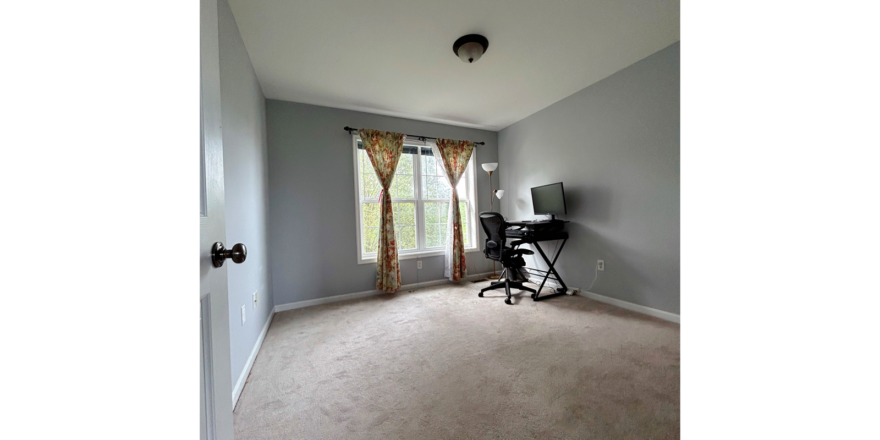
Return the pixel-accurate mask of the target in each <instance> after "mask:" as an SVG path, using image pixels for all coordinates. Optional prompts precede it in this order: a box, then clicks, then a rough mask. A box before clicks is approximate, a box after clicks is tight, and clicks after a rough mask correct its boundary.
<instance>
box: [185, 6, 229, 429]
mask: <svg viewBox="0 0 880 440" xmlns="http://www.w3.org/2000/svg"><path fill="white" fill-rule="evenodd" d="M200 2H201V24H200V28H201V36H200V39H201V51H200V52H201V57H200V58H201V132H202V136H201V145H200V149H201V153H202V154H201V164H200V168H201V195H202V196H201V199H200V203H199V204H200V206H199V225H200V240H199V276H200V280H201V283H200V289H199V290H200V292H199V304H200V306H199V313H200V321H199V322H200V326H201V332H200V333H199V334H200V336H201V337H200V347H199V359H200V367H201V370H202V371H201V372H200V377H201V380H202V383H201V386H200V387H199V388H200V390H201V392H200V399H201V401H200V405H199V406H200V408H201V411H200V413H201V414H200V418H201V426H202V430H201V438H202V439H206V440H214V439H217V440H232V439H233V430H232V379H231V370H230V360H229V316H228V315H229V309H228V301H229V299H228V297H227V293H226V280H227V279H226V267H227V266H228V264H224V265H223V266H222V267H219V268H217V267H214V265H213V263H212V261H211V247H212V246H213V245H214V243H215V242H223V243H226V220H225V217H224V215H225V213H224V207H223V203H224V189H223V136H222V132H221V126H220V122H221V119H220V117H221V114H220V47H219V34H218V16H217V0H200ZM193 313H195V307H193ZM193 348H195V347H193Z"/></svg>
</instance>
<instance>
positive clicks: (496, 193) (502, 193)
mask: <svg viewBox="0 0 880 440" xmlns="http://www.w3.org/2000/svg"><path fill="white" fill-rule="evenodd" d="M503 195H504V190H503V189H497V190H495V196H496V197H498V198H499V199H500V198H501V197H502V196H503Z"/></svg>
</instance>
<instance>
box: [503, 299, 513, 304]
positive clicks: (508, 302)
mask: <svg viewBox="0 0 880 440" xmlns="http://www.w3.org/2000/svg"><path fill="white" fill-rule="evenodd" d="M504 304H513V303H512V302H510V298H507V299H505V300H504Z"/></svg>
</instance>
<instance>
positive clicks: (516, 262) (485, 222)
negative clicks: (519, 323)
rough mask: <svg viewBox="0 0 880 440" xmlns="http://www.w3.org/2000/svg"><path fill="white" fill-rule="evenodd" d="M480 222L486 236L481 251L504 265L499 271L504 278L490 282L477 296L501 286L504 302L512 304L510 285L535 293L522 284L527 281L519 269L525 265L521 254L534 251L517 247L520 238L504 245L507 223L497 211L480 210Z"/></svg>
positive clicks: (520, 242) (530, 253) (528, 253)
mask: <svg viewBox="0 0 880 440" xmlns="http://www.w3.org/2000/svg"><path fill="white" fill-rule="evenodd" d="M480 224H481V225H482V226H483V230H484V231H486V235H487V236H488V238H487V239H486V249H485V250H484V251H483V252H484V253H485V254H486V258H489V259H491V260H495V261H498V262H500V263H501V266H503V267H504V271H502V272H501V278H504V281H498V282H497V283H492V285H490V286H489V287H486V288H485V289H483V290H481V291H480V293H479V295H478V296H479V297H482V296H483V292H485V291H487V290H492V289H502V288H503V289H504V290H505V291H506V292H507V298H506V299H505V300H504V302H505V303H507V304H513V302H511V301H510V288H511V287H514V288H517V289H520V290H527V291H529V292H532V293H533V294H534V293H537V292H536V291H535V290H534V289H530V288H528V287H525V286H523V285H522V283H524V282H526V281H528V278H527V277H526V275H525V274H524V273H523V271H522V269H521V268H522V267H523V266H525V265H526V260H524V259H523V257H522V256H523V255H533V254H534V252H532V251H530V250H528V249H517V247H519V246H520V245H521V244H522V243H523V242H522V241H521V240H515V241H512V242H511V243H510V246H509V247H506V246H505V241H506V240H507V235H505V233H504V231H505V230H506V229H507V223H506V222H505V221H504V217H502V216H501V214H499V213H497V212H481V213H480Z"/></svg>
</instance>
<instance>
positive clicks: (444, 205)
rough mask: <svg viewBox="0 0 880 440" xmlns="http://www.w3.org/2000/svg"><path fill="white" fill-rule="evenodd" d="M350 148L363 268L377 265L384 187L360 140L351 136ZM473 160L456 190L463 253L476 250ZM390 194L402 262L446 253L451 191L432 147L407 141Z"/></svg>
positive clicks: (441, 165)
mask: <svg viewBox="0 0 880 440" xmlns="http://www.w3.org/2000/svg"><path fill="white" fill-rule="evenodd" d="M352 143H353V145H354V147H353V148H354V161H355V166H354V169H355V193H356V200H357V216H358V221H357V227H358V241H359V246H358V263H361V264H364V263H370V262H374V261H376V251H377V250H378V247H379V193H380V191H381V190H382V186H381V185H380V184H379V179H378V178H377V177H376V173H375V171H373V165H372V164H371V163H370V157H369V156H368V155H367V153H366V151H364V147H363V144H361V140H360V137H359V136H357V135H355V136H352ZM475 158H476V151H474V155H473V156H471V161H470V162H469V163H468V167H467V169H466V170H465V172H464V175H462V177H461V180H460V181H459V183H458V187H457V188H456V190H457V191H458V200H459V211H461V218H462V221H461V224H462V238H463V239H464V247H465V251H473V250H476V249H477V244H476V243H477V238H476V235H475V234H476V228H475V226H476V225H477V221H476V218H477V206H476V196H475V195H476V188H475V186H476V183H475V182H476V175H475V174H474V159H475ZM389 193H390V194H391V204H392V209H393V210H394V232H395V234H396V235H397V253H398V257H399V258H400V259H407V258H414V257H424V256H430V255H443V254H444V253H445V251H446V221H447V219H448V216H449V202H450V199H451V197H452V187H451V186H450V185H449V179H447V177H446V171H444V169H443V163H442V160H441V159H440V158H439V157H434V153H433V151H432V149H431V144H429V143H426V142H422V141H418V140H411V139H410V138H407V139H406V140H405V141H404V145H403V154H401V155H400V162H399V163H398V164H397V171H396V172H395V174H394V181H393V182H392V183H391V189H390V190H389Z"/></svg>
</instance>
